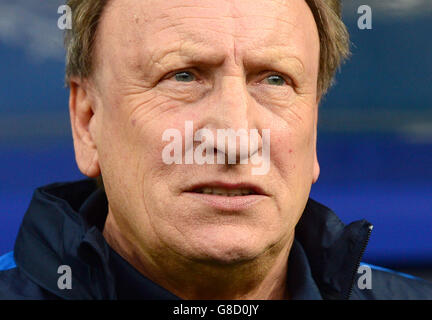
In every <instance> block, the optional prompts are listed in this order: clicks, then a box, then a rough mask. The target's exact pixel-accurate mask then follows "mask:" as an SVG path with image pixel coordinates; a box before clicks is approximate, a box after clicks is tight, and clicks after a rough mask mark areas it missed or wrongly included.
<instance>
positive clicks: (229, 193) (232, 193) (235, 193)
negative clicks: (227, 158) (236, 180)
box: [192, 187, 257, 197]
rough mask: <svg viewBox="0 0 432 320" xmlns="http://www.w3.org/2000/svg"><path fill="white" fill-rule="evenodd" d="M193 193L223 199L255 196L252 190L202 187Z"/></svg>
mask: <svg viewBox="0 0 432 320" xmlns="http://www.w3.org/2000/svg"><path fill="white" fill-rule="evenodd" d="M192 192H193V193H200V194H212V195H215V196H224V197H241V196H249V195H252V194H257V193H256V192H255V191H254V190H252V189H249V188H235V189H227V188H221V187H202V188H197V189H194V190H192Z"/></svg>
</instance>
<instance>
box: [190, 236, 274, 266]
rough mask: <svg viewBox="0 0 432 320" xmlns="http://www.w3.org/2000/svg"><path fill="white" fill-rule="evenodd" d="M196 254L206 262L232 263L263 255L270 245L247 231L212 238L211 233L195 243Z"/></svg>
mask: <svg viewBox="0 0 432 320" xmlns="http://www.w3.org/2000/svg"><path fill="white" fill-rule="evenodd" d="M194 247H195V249H196V251H195V254H194V255H195V256H196V257H197V258H198V259H199V260H202V261H203V262H206V263H212V264H221V265H230V264H238V263H242V262H248V261H251V260H253V259H255V258H257V257H258V256H260V255H262V254H263V253H264V252H265V250H266V248H268V247H269V246H266V245H264V243H263V240H262V239H261V240H260V242H259V243H258V242H257V238H256V237H255V236H254V235H250V234H247V233H241V234H238V233H237V234H233V233H231V235H230V236H229V235H226V236H225V237H224V236H221V235H216V236H215V237H213V239H211V237H210V235H209V234H206V236H205V238H203V239H200V241H197V242H196V243H195V246H194Z"/></svg>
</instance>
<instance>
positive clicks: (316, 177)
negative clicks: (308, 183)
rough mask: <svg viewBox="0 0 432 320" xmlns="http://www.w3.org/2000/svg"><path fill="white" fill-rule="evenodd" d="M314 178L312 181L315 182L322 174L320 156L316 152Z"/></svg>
mask: <svg viewBox="0 0 432 320" xmlns="http://www.w3.org/2000/svg"><path fill="white" fill-rule="evenodd" d="M313 166H314V167H313V180H312V183H315V182H317V181H318V177H319V175H320V166H319V162H318V158H317V156H316V153H315V160H314V165H313Z"/></svg>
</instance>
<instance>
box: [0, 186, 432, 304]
mask: <svg viewBox="0 0 432 320" xmlns="http://www.w3.org/2000/svg"><path fill="white" fill-rule="evenodd" d="M106 214H107V199H106V195H105V193H104V191H103V190H102V189H98V188H97V186H96V184H95V181H94V180H91V179H87V180H82V181H78V182H72V183H56V184H52V185H49V186H45V187H41V188H38V189H36V191H35V193H34V195H33V199H32V201H31V203H30V206H29V208H28V210H27V212H26V214H25V216H24V219H23V222H22V225H21V227H20V230H19V233H18V236H17V239H16V243H15V247H14V251H13V252H11V253H8V254H6V255H4V256H2V257H0V299H44V300H45V299H80V300H81V299H128V298H137V299H178V297H176V296H174V295H173V294H171V293H170V292H168V291H167V290H165V289H164V288H161V287H159V286H158V285H157V284H155V283H153V282H152V281H150V280H149V279H147V278H145V277H144V276H142V275H141V274H139V273H138V272H137V271H136V270H135V269H133V268H132V266H131V265H130V264H128V263H127V262H126V261H124V260H123V259H122V258H121V257H120V256H119V255H117V254H116V253H115V252H114V251H113V250H112V249H111V248H110V247H109V245H108V244H107V242H106V241H105V239H104V237H103V236H102V230H103V226H104V223H105V219H106ZM371 230H372V225H371V224H370V223H368V222H367V221H365V220H360V221H356V222H353V223H351V224H349V225H344V224H343V223H342V222H341V221H340V220H339V218H338V217H337V216H336V214H334V213H333V212H332V211H331V210H330V209H328V208H327V207H325V206H323V205H321V204H319V203H317V202H316V201H314V200H312V199H309V201H308V203H307V206H306V208H305V210H304V213H303V215H302V217H301V219H300V221H299V223H298V225H297V226H296V231H295V240H294V243H293V246H292V248H291V251H290V255H289V261H288V265H289V266H290V267H289V268H288V269H289V271H288V275H287V281H288V283H287V286H288V288H289V291H290V294H291V298H292V299H432V284H431V283H429V282H426V281H424V280H421V279H418V278H415V277H412V276H408V275H405V274H401V273H397V272H394V271H391V270H388V269H384V268H379V267H376V266H371V265H367V266H368V267H369V268H371V269H370V270H371V279H370V280H371V281H370V284H371V288H368V287H366V288H364V287H363V288H362V286H360V285H359V282H361V281H362V279H361V277H362V276H363V273H359V272H358V270H359V269H358V268H359V266H360V265H361V263H360V261H361V258H362V255H363V253H364V250H365V248H366V245H367V242H368V239H369V236H370V232H371ZM61 265H67V266H69V267H70V268H71V270H72V288H71V289H64V288H63V289H61V288H59V286H58V280H59V277H60V276H61V275H62V274H61V273H60V274H59V273H58V271H59V270H58V268H59V266H61ZM133 285H134V286H135V288H133V287H132V286H133ZM125 287H127V290H125V289H124V288H125Z"/></svg>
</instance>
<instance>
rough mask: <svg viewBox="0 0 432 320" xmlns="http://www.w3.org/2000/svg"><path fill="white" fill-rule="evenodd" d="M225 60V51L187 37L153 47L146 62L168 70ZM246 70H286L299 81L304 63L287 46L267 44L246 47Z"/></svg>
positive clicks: (302, 73)
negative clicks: (159, 47)
mask: <svg viewBox="0 0 432 320" xmlns="http://www.w3.org/2000/svg"><path fill="white" fill-rule="evenodd" d="M225 60H226V55H225V53H224V52H222V51H221V50H218V49H217V48H216V47H215V46H212V45H209V43H208V42H206V41H199V40H198V41H197V39H194V40H192V39H189V40H186V41H184V42H182V44H181V45H180V46H170V47H168V48H165V49H164V50H161V51H159V52H158V51H156V52H155V54H154V55H153V56H152V58H151V59H150V61H149V63H151V64H152V68H155V67H156V68H157V69H159V70H161V69H162V71H165V72H168V71H173V70H174V69H175V68H178V67H179V66H180V67H181V68H187V67H190V66H194V65H199V66H203V67H215V66H220V65H222V64H223V63H224V61H225ZM243 65H244V68H245V69H246V70H248V69H249V70H251V69H269V70H278V71H280V72H283V73H287V74H288V75H289V76H290V77H292V79H293V81H295V82H297V81H298V82H301V81H302V80H303V78H304V76H305V71H306V69H305V66H304V63H303V62H302V60H301V59H300V58H299V57H298V56H297V55H296V54H295V52H293V51H291V50H289V46H281V45H278V46H268V47H262V48H256V49H255V48H254V49H251V50H248V51H247V53H246V55H245V57H244V61H243Z"/></svg>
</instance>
